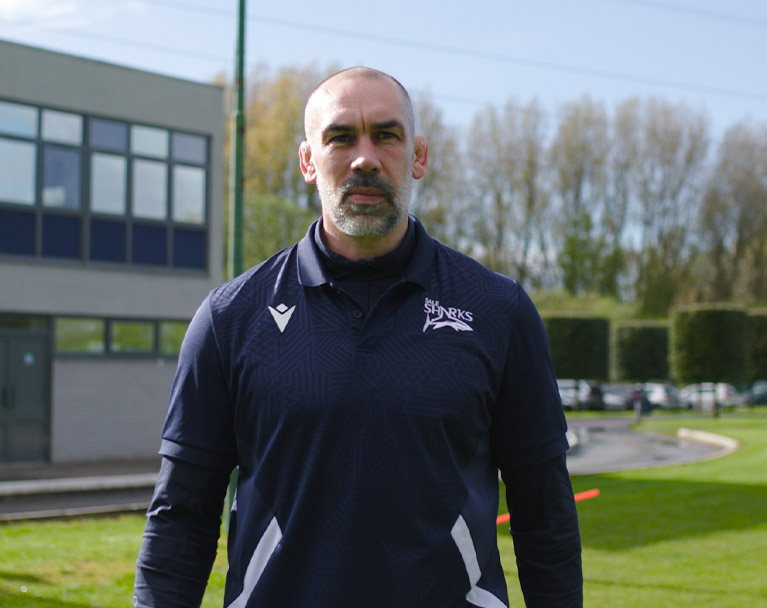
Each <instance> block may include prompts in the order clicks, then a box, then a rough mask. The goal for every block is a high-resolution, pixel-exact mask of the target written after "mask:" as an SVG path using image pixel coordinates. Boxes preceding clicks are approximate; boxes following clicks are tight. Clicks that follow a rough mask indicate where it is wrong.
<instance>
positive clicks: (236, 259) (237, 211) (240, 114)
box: [229, 0, 245, 277]
mask: <svg viewBox="0 0 767 608" xmlns="http://www.w3.org/2000/svg"><path fill="white" fill-rule="evenodd" d="M234 98H235V107H234V109H233V116H232V147H231V167H230V170H229V276H230V277H235V276H237V275H239V274H241V273H242V272H243V270H244V268H243V254H242V198H243V189H244V188H243V172H244V171H243V168H244V165H245V0H239V14H238V23H237V57H236V65H235V73H234Z"/></svg>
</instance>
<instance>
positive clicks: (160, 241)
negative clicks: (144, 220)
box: [131, 225, 168, 266]
mask: <svg viewBox="0 0 767 608" xmlns="http://www.w3.org/2000/svg"><path fill="white" fill-rule="evenodd" d="M167 242H168V236H167V229H166V228H165V227H164V226H141V225H134V226H133V239H132V245H133V253H132V256H131V262H133V263H134V264H152V265H155V266H166V265H167V264H168V256H167Z"/></svg>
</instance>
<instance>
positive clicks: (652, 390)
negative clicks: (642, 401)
mask: <svg viewBox="0 0 767 608" xmlns="http://www.w3.org/2000/svg"><path fill="white" fill-rule="evenodd" d="M642 388H643V389H644V391H645V393H647V399H648V400H649V401H650V403H651V404H652V406H653V407H658V408H661V409H666V410H675V409H679V408H681V407H689V405H688V404H687V403H685V402H684V401H682V399H681V398H680V396H679V390H677V388H676V387H675V386H671V385H670V384H661V383H659V382H645V383H644V384H643V385H642Z"/></svg>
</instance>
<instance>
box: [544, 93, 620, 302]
mask: <svg viewBox="0 0 767 608" xmlns="http://www.w3.org/2000/svg"><path fill="white" fill-rule="evenodd" d="M608 152H609V132H608V122H607V113H606V112H605V109H604V108H603V107H602V106H601V105H599V104H597V103H595V102H593V101H591V100H590V99H588V98H583V99H582V100H580V101H579V102H575V103H572V104H569V105H567V106H565V107H564V108H563V109H562V120H561V121H560V123H559V128H558V130H557V134H556V137H555V138H554V141H553V142H552V144H551V148H550V151H549V154H550V158H551V165H552V180H553V188H552V189H553V191H554V192H555V193H556V197H557V210H558V213H557V217H558V221H557V223H556V226H557V235H558V238H557V249H558V259H559V266H560V270H561V272H562V280H563V283H564V288H565V289H566V290H567V291H569V292H570V293H573V294H579V293H584V292H586V291H591V290H596V289H598V285H599V263H600V257H601V255H602V247H603V243H604V240H605V239H604V235H603V234H601V229H600V225H601V222H600V219H601V218H600V215H603V214H604V212H605V209H606V205H605V201H606V195H607V158H608Z"/></svg>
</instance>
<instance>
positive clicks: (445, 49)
mask: <svg viewBox="0 0 767 608" xmlns="http://www.w3.org/2000/svg"><path fill="white" fill-rule="evenodd" d="M252 19H253V20H255V21H259V22H261V23H269V24H271V25H276V26H278V27H287V28H293V29H301V30H306V31H312V32H315V33H320V34H328V35H332V36H344V37H346V38H355V39H360V40H366V41H373V42H379V43H382V44H391V45H395V46H401V47H409V48H413V49H418V50H422V51H423V50H425V51H433V52H437V53H444V54H449V55H458V56H462V57H471V58H474V59H480V60H483V61H493V62H497V63H508V64H515V65H520V66H525V67H532V68H539V69H545V70H553V71H557V72H564V73H568V74H581V75H584V76H594V77H597V78H604V79H608V80H619V81H623V82H633V83H639V84H649V85H654V86H661V87H666V88H674V89H681V90H688V91H695V92H698V93H707V94H711V95H720V96H726V97H734V98H739V99H750V100H752V101H759V102H767V95H765V94H762V93H754V92H751V91H734V90H730V89H723V88H719V87H712V86H709V85H701V84H696V83H685V82H680V81H676V80H665V79H662V78H652V77H649V76H638V75H634V74H626V73H622V72H612V71H607V70H598V69H593V68H583V67H580V66H575V65H568V64H564V63H555V62H551V61H541V60H537V59H525V58H522V57H514V56H511V55H502V54H499V53H491V52H487V51H477V50H474V49H467V48H461V47H453V46H447V45H441V44H433V43H427V42H418V41H414V40H408V39H406V38H393V37H389V36H379V35H376V34H370V33H359V32H352V31H349V30H344V29H340V28H334V27H327V26H318V25H310V24H306V23H300V22H297V21H288V20H284V19H275V18H271V17H261V16H254V17H252Z"/></svg>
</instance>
